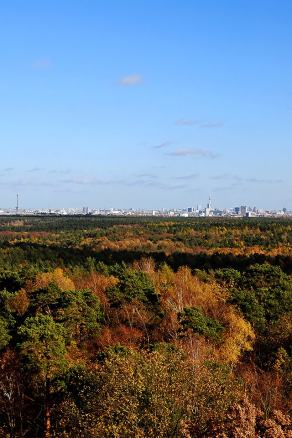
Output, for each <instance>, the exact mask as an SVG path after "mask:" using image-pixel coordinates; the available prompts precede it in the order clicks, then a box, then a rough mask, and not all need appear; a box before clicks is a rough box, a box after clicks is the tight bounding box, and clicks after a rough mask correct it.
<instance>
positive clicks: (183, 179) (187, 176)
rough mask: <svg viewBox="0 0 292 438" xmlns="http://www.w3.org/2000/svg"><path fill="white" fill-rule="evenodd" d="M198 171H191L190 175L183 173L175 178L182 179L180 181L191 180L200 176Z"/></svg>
mask: <svg viewBox="0 0 292 438" xmlns="http://www.w3.org/2000/svg"><path fill="white" fill-rule="evenodd" d="M198 176H199V174H198V173H191V174H189V175H181V176H175V177H174V178H173V179H176V180H180V181H191V180H193V179H196V178H198Z"/></svg>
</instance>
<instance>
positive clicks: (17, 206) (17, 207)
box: [15, 193, 19, 215]
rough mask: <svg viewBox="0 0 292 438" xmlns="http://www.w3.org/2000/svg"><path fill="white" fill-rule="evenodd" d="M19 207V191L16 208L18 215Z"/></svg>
mask: <svg viewBox="0 0 292 438" xmlns="http://www.w3.org/2000/svg"><path fill="white" fill-rule="evenodd" d="M18 209H19V196H18V193H17V194H16V209H15V212H16V215H18Z"/></svg>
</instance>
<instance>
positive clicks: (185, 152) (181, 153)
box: [165, 148, 220, 158]
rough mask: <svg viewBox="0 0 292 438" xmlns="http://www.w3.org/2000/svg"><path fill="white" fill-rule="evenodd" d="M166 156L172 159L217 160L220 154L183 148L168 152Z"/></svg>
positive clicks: (207, 150) (206, 150)
mask: <svg viewBox="0 0 292 438" xmlns="http://www.w3.org/2000/svg"><path fill="white" fill-rule="evenodd" d="M165 155H169V156H172V157H204V158H217V157H219V156H220V154H218V153H215V152H213V151H210V150H209V149H196V148H181V149H176V150H174V151H171V152H167V153H166V154H165Z"/></svg>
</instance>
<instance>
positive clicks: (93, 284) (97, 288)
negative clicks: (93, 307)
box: [74, 271, 118, 308]
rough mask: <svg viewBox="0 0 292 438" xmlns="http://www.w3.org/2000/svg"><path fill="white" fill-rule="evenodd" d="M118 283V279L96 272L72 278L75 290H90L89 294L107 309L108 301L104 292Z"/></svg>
mask: <svg viewBox="0 0 292 438" xmlns="http://www.w3.org/2000/svg"><path fill="white" fill-rule="evenodd" d="M117 283H118V279H117V278H115V277H113V276H112V275H111V276H105V275H102V274H99V273H97V272H94V271H92V272H90V274H86V275H83V276H82V275H76V276H74V284H75V285H76V288H77V289H90V290H91V292H92V293H93V294H94V295H95V296H96V297H97V298H98V299H99V301H100V302H101V304H102V306H103V307H104V308H106V307H108V299H107V296H106V290H107V289H108V288H109V287H111V286H115V285H116V284H117Z"/></svg>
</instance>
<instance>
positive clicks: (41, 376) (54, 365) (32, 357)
mask: <svg viewBox="0 0 292 438" xmlns="http://www.w3.org/2000/svg"><path fill="white" fill-rule="evenodd" d="M18 334H19V336H20V339H21V342H20V345H19V347H20V353H21V356H22V357H23V358H24V360H25V364H26V367H27V368H28V369H29V371H31V372H32V374H33V376H34V377H35V378H36V380H37V381H38V382H40V383H41V384H42V385H43V389H44V435H45V437H50V436H51V432H50V430H51V397H50V396H51V385H52V381H53V379H54V377H55V376H56V375H57V374H58V373H60V372H61V371H63V370H64V369H65V367H66V360H65V353H66V345H65V329H64V327H63V326H62V324H59V323H56V322H55V321H54V320H53V318H52V317H51V316H49V315H37V316H36V317H29V318H27V319H26V320H25V322H24V324H23V325H22V326H21V327H20V328H19V329H18Z"/></svg>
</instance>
